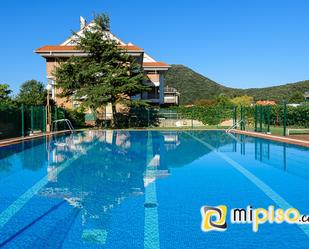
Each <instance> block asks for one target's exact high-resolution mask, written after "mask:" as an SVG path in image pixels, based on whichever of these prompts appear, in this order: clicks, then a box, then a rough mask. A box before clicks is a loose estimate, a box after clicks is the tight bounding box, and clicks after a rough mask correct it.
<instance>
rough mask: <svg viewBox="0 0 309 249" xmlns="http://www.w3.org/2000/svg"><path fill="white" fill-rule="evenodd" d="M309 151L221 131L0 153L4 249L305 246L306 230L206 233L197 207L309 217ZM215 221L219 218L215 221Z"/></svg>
mask: <svg viewBox="0 0 309 249" xmlns="http://www.w3.org/2000/svg"><path fill="white" fill-rule="evenodd" d="M308 152H309V149H308V148H304V147H299V146H293V145H288V144H284V143H278V142H271V141H269V140H265V139H259V138H253V137H250V136H245V135H233V134H227V133H225V132H222V131H86V132H80V133H76V134H74V135H63V136H58V137H53V139H46V138H44V139H37V140H32V141H28V142H24V143H21V144H16V145H11V146H8V147H2V148H0V200H1V201H0V246H3V247H4V248H147V249H148V248H149V249H152V248H270V247H272V248H305V247H309V230H308V229H309V226H306V225H300V224H288V223H286V222H283V223H282V224H276V223H273V224H270V223H268V222H266V223H265V224H261V225H260V226H259V230H258V232H253V231H252V225H251V224H233V223H231V222H230V220H229V216H230V215H229V213H227V217H226V223H227V229H226V230H225V231H223V232H218V231H210V232H203V231H202V230H201V222H202V216H201V211H200V209H201V207H202V206H205V205H206V206H213V207H216V206H219V205H225V206H226V207H227V208H228V209H229V210H230V209H232V208H245V207H247V206H251V207H253V208H267V207H268V206H270V205H274V206H275V207H276V208H284V209H286V208H289V207H295V208H297V209H298V210H299V211H300V212H301V213H302V214H309V196H308V189H309V153H308ZM212 219H213V218H212Z"/></svg>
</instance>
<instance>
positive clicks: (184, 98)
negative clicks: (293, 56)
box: [165, 65, 309, 104]
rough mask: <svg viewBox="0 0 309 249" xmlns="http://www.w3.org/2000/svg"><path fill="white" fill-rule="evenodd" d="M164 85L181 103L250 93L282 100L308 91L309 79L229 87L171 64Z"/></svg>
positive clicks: (255, 96) (260, 98)
mask: <svg viewBox="0 0 309 249" xmlns="http://www.w3.org/2000/svg"><path fill="white" fill-rule="evenodd" d="M165 85H166V86H170V87H175V88H176V89H177V90H178V91H179V92H180V94H181V95H180V101H181V104H188V103H192V102H194V101H196V100H201V99H214V98H215V97H216V96H218V95H220V94H225V95H227V96H229V97H236V96H241V95H250V96H252V97H253V98H254V99H255V100H276V101H283V100H288V99H290V98H291V95H293V93H296V92H298V93H304V92H305V91H309V80H307V81H301V82H296V83H290V84H285V85H280V86H273V87H265V88H248V89H237V88H230V87H226V86H223V85H220V84H218V83H217V82H215V81H213V80H211V79H209V78H207V77H205V76H203V75H201V74H199V73H197V72H195V71H193V70H192V69H190V68H188V67H186V66H183V65H172V67H171V68H170V70H169V71H168V73H167V74H166V81H165Z"/></svg>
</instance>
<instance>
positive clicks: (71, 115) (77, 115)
mask: <svg viewBox="0 0 309 249" xmlns="http://www.w3.org/2000/svg"><path fill="white" fill-rule="evenodd" d="M65 115H66V118H67V119H69V120H70V121H71V122H72V125H73V126H74V128H81V127H85V113H84V112H82V111H80V110H69V109H67V110H66V112H65Z"/></svg>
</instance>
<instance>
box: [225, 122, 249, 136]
mask: <svg viewBox="0 0 309 249" xmlns="http://www.w3.org/2000/svg"><path fill="white" fill-rule="evenodd" d="M241 123H245V121H244V120H243V119H241V120H239V121H238V122H236V123H235V124H233V125H232V126H231V127H229V128H228V129H226V130H225V132H226V133H229V132H230V131H231V130H233V129H235V128H237V126H238V125H240V124H241Z"/></svg>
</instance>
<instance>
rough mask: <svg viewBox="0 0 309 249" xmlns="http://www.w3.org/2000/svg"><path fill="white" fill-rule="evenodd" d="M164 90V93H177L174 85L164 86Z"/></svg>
mask: <svg viewBox="0 0 309 249" xmlns="http://www.w3.org/2000/svg"><path fill="white" fill-rule="evenodd" d="M164 92H165V93H178V91H177V89H176V88H174V87H168V86H167V87H164Z"/></svg>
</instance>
